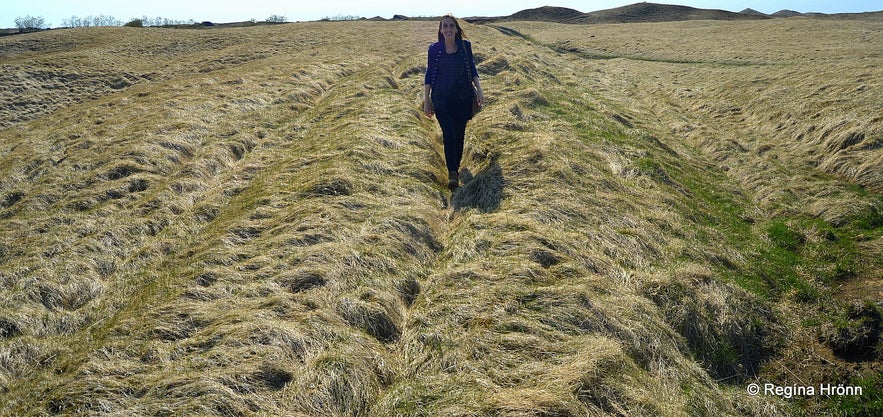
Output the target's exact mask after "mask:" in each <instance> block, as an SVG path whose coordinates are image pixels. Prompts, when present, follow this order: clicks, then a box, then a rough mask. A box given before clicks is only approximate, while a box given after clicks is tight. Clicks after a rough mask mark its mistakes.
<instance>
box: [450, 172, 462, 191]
mask: <svg viewBox="0 0 883 417" xmlns="http://www.w3.org/2000/svg"><path fill="white" fill-rule="evenodd" d="M459 186H460V175H459V174H458V173H457V171H451V172H448V189H449V190H451V192H454V190H456V189H457V187H459Z"/></svg>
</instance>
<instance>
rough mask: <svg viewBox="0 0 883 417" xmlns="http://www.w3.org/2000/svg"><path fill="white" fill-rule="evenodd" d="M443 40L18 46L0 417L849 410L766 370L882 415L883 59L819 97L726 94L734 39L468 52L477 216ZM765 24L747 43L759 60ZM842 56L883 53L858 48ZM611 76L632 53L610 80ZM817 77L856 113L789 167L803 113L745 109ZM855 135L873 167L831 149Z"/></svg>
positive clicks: (5, 173)
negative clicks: (832, 389)
mask: <svg viewBox="0 0 883 417" xmlns="http://www.w3.org/2000/svg"><path fill="white" fill-rule="evenodd" d="M739 24H741V23H739ZM435 25H436V24H435V22H328V23H302V24H290V25H280V26H272V27H254V28H230V29H223V30H203V31H187V30H172V29H153V28H144V29H138V28H92V29H77V30H64V31H50V32H44V33H36V34H29V35H22V36H16V37H13V38H5V39H0V51H3V52H2V54H3V56H2V58H3V64H2V65H3V66H4V72H3V74H4V75H3V77H5V78H4V79H3V82H4V84H5V85H9V86H11V88H8V89H4V91H3V92H2V93H0V94H2V97H0V103H2V111H3V112H2V113H0V115H2V119H0V123H2V124H3V126H4V130H3V133H2V140H0V174H2V176H0V178H2V179H0V294H2V297H0V299H2V300H3V303H2V305H0V404H2V405H0V414H2V415H218V416H238V415H291V416H308V415H309V416H317V415H328V416H332V415H334V416H343V415H346V416H467V415H468V416H476V415H478V416H495V415H505V416H543V415H545V416H550V415H554V416H582V415H629V416H636V415H638V416H640V415H646V416H658V415H679V416H680V415H756V416H769V415H788V414H791V413H793V412H795V411H799V410H822V411H830V410H838V409H843V408H844V407H846V406H844V405H842V404H840V403H837V402H825V400H824V399H807V400H805V401H793V400H791V401H789V400H786V399H783V398H779V397H775V396H757V397H752V396H749V395H748V394H746V393H745V385H746V384H747V383H748V382H753V381H757V380H762V381H763V380H765V381H771V382H773V383H776V384H781V385H793V384H795V383H796V382H795V380H794V379H792V378H793V376H792V375H787V374H783V373H782V372H781V369H780V367H779V366H773V365H771V364H777V365H781V364H785V365H786V366H789V367H792V368H793V369H794V371H795V374H797V375H799V376H798V377H799V378H805V380H807V381H811V382H813V383H816V382H830V383H835V384H836V383H857V382H855V381H865V382H862V383H864V384H865V385H867V386H868V387H869V388H868V392H869V395H868V396H866V397H863V398H862V399H861V401H859V404H858V406H857V407H864V409H866V410H870V409H873V408H872V407H879V406H880V403H879V400H878V401H877V402H876V403H874V402H873V401H874V398H878V399H879V388H874V386H875V384H879V381H880V379H879V377H877V379H873V378H874V376H873V375H874V373H873V371H874V370H875V369H877V370H878V369H879V363H880V362H879V357H878V356H875V355H878V353H879V352H880V351H881V350H880V348H879V341H878V338H876V337H875V338H873V339H869V340H867V341H866V342H867V343H865V344H856V343H852V344H849V343H847V342H844V343H846V346H847V347H858V349H859V350H860V351H859V352H846V353H843V352H840V353H838V352H835V351H834V350H835V349H836V348H837V347H838V346H841V345H840V344H838V343H839V342H838V341H839V339H837V338H836V337H834V335H836V334H838V333H837V330H838V329H846V330H847V331H852V330H851V329H853V327H854V326H853V322H854V321H855V320H854V319H853V318H851V316H849V317H845V316H843V315H844V314H845V313H843V311H845V310H844V309H846V307H847V306H848V305H850V303H851V302H852V301H863V300H868V301H869V303H865V304H863V305H864V306H866V307H863V308H865V309H864V310H862V311H861V312H862V314H865V315H866V316H868V317H871V316H872V315H873V312H875V311H876V312H878V314H879V311H878V310H877V309H876V307H874V304H873V302H875V301H879V300H880V297H879V296H878V295H875V293H874V292H873V291H874V290H869V289H873V288H876V287H873V286H872V285H873V278H874V277H879V273H880V271H881V261H880V260H881V258H883V257H881V256H880V255H881V253H883V251H881V234H883V233H881V232H883V225H881V220H880V217H881V215H880V212H881V207H883V202H881V197H880V190H879V189H878V188H876V187H877V186H878V185H879V182H878V181H879V177H878V175H879V172H880V171H879V170H876V171H875V169H874V167H879V165H873V164H877V162H876V161H878V159H875V158H879V155H880V150H879V147H875V145H874V144H875V143H877V142H878V141H879V138H880V136H879V130H877V129H878V128H879V125H880V120H879V118H878V116H875V115H874V111H879V108H877V107H875V104H874V103H879V101H878V100H877V98H878V96H874V95H879V91H881V90H880V89H879V88H877V87H879V86H878V85H877V84H879V80H880V79H881V77H879V76H877V75H879V71H880V70H879V69H877V68H880V67H881V66H880V65H877V64H879V63H880V62H879V61H880V56H879V54H875V52H873V48H871V50H870V52H869V51H868V50H867V49H862V48H861V47H859V46H856V47H855V48H856V49H855V50H848V51H843V53H844V54H845V55H846V58H848V59H855V60H857V61H859V62H861V63H862V65H861V66H859V67H858V68H856V69H854V70H851V71H857V72H858V74H855V76H851V77H849V78H844V79H843V80H853V81H854V79H855V77H860V78H861V79H862V81H861V84H860V85H861V86H864V87H865V88H861V89H859V88H857V87H856V88H853V89H847V87H846V85H847V84H846V83H847V81H843V84H839V83H837V81H836V80H838V79H839V78H834V77H830V78H829V77H828V75H830V74H833V73H835V72H836V70H837V69H838V68H837V67H830V68H829V67H825V66H824V65H820V66H819V68H823V69H824V71H822V72H821V73H820V74H821V75H819V77H818V78H816V79H814V81H806V80H805V79H804V78H801V77H802V76H804V75H805V74H804V73H803V72H798V71H796V70H795V68H797V66H795V65H793V63H794V62H801V60H802V59H804V58H803V57H802V56H801V53H800V52H796V53H794V56H791V57H789V60H790V61H789V62H790V63H789V62H786V63H776V62H775V61H776V60H777V59H779V57H774V58H771V57H769V56H765V57H756V56H752V57H750V58H748V59H747V60H748V61H750V62H751V63H752V65H759V66H760V68H763V69H769V70H771V72H767V73H766V74H767V75H766V77H769V81H766V80H767V79H761V80H759V81H757V82H756V83H755V84H752V83H751V82H748V84H749V87H746V86H744V85H741V84H739V82H740V81H741V80H743V79H742V78H734V79H733V80H731V81H730V82H729V83H722V84H719V83H720V80H721V79H722V78H721V77H722V76H731V75H733V74H737V75H739V77H742V76H745V77H747V75H745V74H742V73H741V72H740V71H741V70H742V69H747V68H746V67H745V66H740V65H732V62H733V61H734V60H736V61H738V59H741V58H737V57H731V56H729V55H725V56H717V55H715V53H714V52H712V51H715V50H716V48H715V44H713V43H709V44H706V45H705V48H706V49H705V51H704V52H702V51H701V50H700V52H693V54H696V55H689V56H686V57H684V56H681V55H678V53H687V52H685V51H680V52H672V53H671V55H664V56H661V57H660V56H658V55H653V59H645V58H646V57H647V56H646V55H642V53H646V54H661V53H668V52H661V51H666V50H667V49H666V48H664V47H659V45H657V44H652V43H650V41H649V40H648V39H645V38H644V37H641V36H639V37H637V38H635V39H638V40H636V42H637V43H636V44H634V45H631V44H628V43H625V42H624V41H623V40H621V39H612V40H610V42H609V43H606V44H605V45H604V46H603V47H602V46H600V45H598V44H595V43H591V44H586V43H584V42H596V41H600V40H601V39H605V37H607V36H611V37H612V36H616V35H615V34H616V33H617V31H616V29H615V28H613V27H611V28H610V31H609V32H596V31H595V29H591V30H592V32H591V33H592V34H593V35H602V36H601V39H597V38H590V37H588V36H586V34H587V33H588V32H585V31H587V30H590V29H588V27H572V26H569V28H576V29H573V30H576V31H575V32H571V31H566V30H562V29H561V28H560V27H559V26H556V25H548V24H536V23H518V24H516V23H511V24H508V23H507V24H506V25H507V26H499V27H492V26H472V25H470V26H468V27H467V30H468V31H469V35H470V38H471V39H473V40H474V42H475V51H476V53H477V54H478V55H477V59H478V60H479V66H478V68H479V71H480V73H481V74H482V77H483V78H484V82H483V85H484V87H485V90H486V91H487V95H488V105H487V108H486V109H485V110H484V111H483V112H482V113H481V114H479V115H478V116H477V117H476V119H475V120H474V121H473V122H472V123H471V124H470V128H469V133H468V138H467V141H468V143H467V149H466V155H465V156H464V173H463V174H464V175H463V176H464V178H465V179H466V183H465V185H464V186H463V187H462V188H461V189H460V190H458V191H457V192H456V193H455V194H454V195H453V196H450V195H449V194H448V192H447V191H446V190H445V189H444V186H443V184H442V180H443V179H444V178H445V174H446V173H445V172H444V164H443V161H442V155H443V152H442V149H441V143H440V137H439V136H440V133H439V129H438V127H437V125H436V123H435V121H434V120H429V119H426V118H425V117H423V116H422V115H421V113H420V112H419V111H417V109H416V105H417V102H418V99H419V97H420V95H421V94H422V81H423V78H422V72H423V70H424V66H425V59H426V58H425V52H426V46H427V44H428V42H429V40H431V39H433V38H434V30H435ZM659 28H669V30H672V31H678V30H682V29H681V27H679V26H654V27H653V29H654V30H655V29H659ZM740 28H741V27H726V28H724V29H721V30H726V32H727V33H728V34H730V35H729V36H732V33H734V29H736V32H735V33H740V34H742V35H743V36H749V34H754V33H756V32H755V31H754V30H753V29H754V28H753V27H752V28H747V29H745V30H744V32H742V31H739V30H741V29H740ZM769 29H770V30H768V31H766V32H765V33H768V34H772V35H768V36H771V37H775V36H786V35H784V34H788V33H792V32H793V30H792V29H793V28H792V27H790V26H772V27H770V28H769ZM568 30H570V29H568ZM685 30H687V31H699V32H703V31H712V32H714V31H716V30H718V29H717V28H716V27H714V26H707V24H702V25H699V26H692V27H688V28H687V29H685ZM842 30H843V31H844V32H845V33H847V34H848V35H849V36H857V37H863V36H864V37H869V39H870V40H869V42H872V43H873V42H874V38H873V32H870V33H869V32H868V28H867V27H865V26H862V24H860V23H858V24H856V25H855V26H849V27H846V28H843V29H842ZM657 32H658V31H654V33H657ZM694 33H695V32H694ZM366 34H369V35H374V34H382V36H366ZM512 34H521V35H522V36H509V35H512ZM666 36H668V37H667V38H660V39H667V40H668V41H674V40H678V39H681V36H680V34H670V35H666ZM697 38H698V37H697ZM660 42H664V40H660ZM836 44H838V43H837V42H836V40H835V42H832V45H836ZM353 45H357V46H358V48H357V49H358V50H361V51H371V52H372V53H358V54H356V53H353ZM865 45H867V42H866V43H865ZM599 47H602V48H608V49H613V51H607V52H609V53H610V54H611V55H613V54H620V56H619V57H618V58H611V57H605V59H597V58H595V57H593V55H592V51H593V48H599ZM632 47H633V48H635V50H634V51H633V50H631V49H628V50H627V51H624V50H623V49H622V48H632ZM827 47H831V46H827ZM789 48H790V46H789V47H788V48H786V49H788V50H790V49H789ZM638 51H640V52H638ZM734 53H735V52H734ZM740 53H741V52H740ZM792 53H793V51H792ZM697 55H701V57H702V59H701V60H700V59H698V58H697ZM634 57H643V58H642V59H634ZM761 58H763V59H765V61H764V62H762V63H757V62H755V60H759V59H761ZM826 62H827V61H826ZM831 62H835V60H833V59H832V61H831ZM832 65H833V64H832ZM844 65H845V64H844ZM730 71H735V72H730ZM696 74H707V78H699V79H696V78H692V77H696V76H697V75H696ZM826 74H828V75H826ZM850 74H851V73H850ZM687 80H689V81H690V84H689V85H688V86H681V84H680V83H681V82H685V81H687ZM823 80H824V81H827V82H830V83H831V84H832V85H830V86H828V87H826V88H824V89H823V88H822V87H823V86H822V85H819V86H818V87H817V88H819V91H821V92H822V93H821V94H823V95H824V94H832V95H836V94H840V93H849V94H852V95H850V96H849V98H850V100H849V103H852V104H846V101H837V100H834V99H833V98H828V97H827V96H823V97H818V101H815V100H811V101H810V100H808V101H807V102H808V103H813V104H812V105H814V106H821V109H818V110H816V109H811V110H810V109H807V110H806V111H819V112H820V116H819V118H817V119H818V122H817V123H818V124H819V126H816V127H813V128H812V130H810V131H809V132H807V133H805V134H804V136H803V138H807V140H808V141H809V142H810V145H808V146H809V148H806V149H805V151H804V152H803V153H799V154H797V156H798V157H799V158H796V159H794V161H790V160H787V159H788V158H786V157H787V156H789V155H791V154H795V152H794V149H797V148H796V147H797V146H798V145H795V144H794V143H793V142H795V140H794V139H791V140H790V141H789V137H790V136H789V135H792V134H795V133H794V132H803V131H804V130H805V129H808V127H807V126H806V125H803V124H800V123H799V120H801V118H800V117H798V116H797V115H793V116H792V112H798V111H804V107H801V106H800V105H799V104H798V103H795V107H794V108H791V107H785V108H781V109H780V110H778V111H779V112H780V113H778V114H777V115H775V117H771V116H767V115H765V111H766V110H765V109H768V108H770V107H776V106H778V104H779V103H780V102H779V101H773V100H774V98H775V97H781V95H777V94H776V93H773V92H770V93H769V95H761V96H759V97H757V98H756V99H753V100H754V101H752V103H755V104H756V105H757V106H758V107H756V108H757V109H758V111H757V113H752V112H750V111H748V110H746V111H744V113H745V114H740V113H739V112H734V111H732V106H734V105H739V103H738V102H737V100H738V99H741V98H743V96H741V95H736V96H733V95H731V94H738V92H743V93H746V94H747V92H748V91H751V88H766V89H770V90H773V89H776V90H777V91H778V87H777V83H780V82H787V83H789V84H787V85H788V86H791V85H792V84H793V85H796V86H797V87H800V88H804V89H805V88H811V87H809V86H807V85H806V84H804V83H820V82H822V81H823ZM751 86H755V87H751ZM813 86H814V87H815V84H813ZM716 87H717V88H718V89H716ZM730 87H733V88H730ZM800 88H798V89H797V90H796V92H795V93H792V94H795V95H794V96H785V97H802V94H804V93H803V90H801V89H800ZM783 89H785V88H783ZM686 90H689V91H686ZM792 91H793V90H792ZM828 92H830V93H828ZM700 93H702V94H700ZM671 94H680V96H671ZM767 103H769V104H767ZM847 105H849V106H851V107H848V108H846V107H844V106H847ZM767 106H768V107H767ZM744 108H746V109H748V108H749V107H747V106H745V107H744ZM685 109H686V110H685ZM847 112H852V113H849V114H853V113H854V114H855V115H854V116H849V117H850V119H848V120H846V121H845V122H843V123H836V121H835V120H833V119H836V118H837V117H846V116H844V115H845V114H846V113H847ZM838 115H841V116H838ZM853 117H854V119H853ZM875 117H877V118H875ZM734 118H735V119H738V118H744V119H745V121H744V122H740V121H738V120H734ZM779 119H784V120H786V121H789V122H790V121H794V123H793V124H790V125H789V124H785V125H784V126H782V127H778V124H779V123H780V122H779ZM755 129H756V130H755ZM820 130H824V131H828V130H830V132H829V133H828V134H826V135H824V137H821V135H819V136H814V133H813V132H819V131H820ZM746 131H749V132H755V134H754V135H752V136H748V137H747V138H745V139H743V135H744V134H745V132H746ZM851 131H860V132H861V133H862V134H863V135H862V136H861V140H856V139H855V138H856V137H857V136H855V135H852V136H850V135H846V132H851ZM775 132H780V133H775ZM711 137H714V138H718V139H719V140H714V141H712V140H706V139H708V138H711ZM841 137H852V138H853V139H850V140H846V141H845V142H842V144H844V146H842V147H829V146H828V144H829V143H833V142H830V141H833V140H837V139H836V138H841ZM826 141H828V142H826ZM875 141H876V142H875ZM733 142H736V143H737V144H741V145H742V147H743V148H745V149H746V150H745V151H737V150H738V149H740V148H739V147H738V146H736V144H733ZM837 143H841V142H837ZM765 146H767V147H768V148H767V147H765ZM761 149H765V150H761ZM799 149H804V148H799ZM841 151H842V152H841ZM815 160H819V161H821V163H819V164H817V165H814V166H813V165H809V164H806V162H805V161H815ZM835 162H836V163H835ZM828 163H830V164H831V165H830V166H831V168H827V167H828V166H829V165H828ZM866 163H870V164H872V165H871V166H870V167H867V166H865V165H864V164H866ZM764 164H765V165H764ZM792 164H793V165H792ZM800 166H802V168H801V169H799V170H798V171H795V167H800ZM761 167H768V169H761ZM838 167H840V168H838ZM752 173H754V174H758V175H759V177H755V176H752V175H751V174H752ZM856 184H861V185H856ZM804 190H807V191H804ZM843 207H846V208H843ZM844 286H861V287H860V288H862V289H863V290H862V292H863V296H859V297H854V296H849V297H847V295H845V294H844V293H842V292H841V291H839V290H838V288H841V287H844ZM869 294H870V296H868V295H869ZM809 314H812V315H814V316H816V317H818V319H817V321H815V322H812V323H809V322H805V321H804V320H803V317H805V316H806V315H809ZM841 316H843V317H841ZM861 317H865V316H861ZM841 318H842V321H843V323H845V324H838V323H840V321H838V320H840V319H841ZM862 323H864V322H862ZM831 326H835V327H831ZM838 326H839V327H838ZM850 326H853V327H850ZM865 329H870V328H869V327H868V326H865V327H860V326H859V327H858V330H865ZM870 330H874V331H877V332H879V323H878V326H877V328H876V329H870ZM870 330H869V331H870ZM819 336H821V340H822V341H821V342H820V341H819ZM793 340H796V341H798V342H799V343H800V344H799V345H797V344H793V343H791V341H793ZM807 347H808V348H810V349H813V352H814V353H813V354H806V352H804V356H802V357H800V356H798V355H797V354H796V353H795V352H796V350H797V349H799V348H807ZM875 349H876V350H875ZM822 359H823V360H824V361H825V362H824V363H822V362H821V361H822ZM847 360H849V361H851V362H850V363H847V362H846V361H847ZM808 361H809V362H812V363H813V364H814V365H813V366H811V367H809V366H804V367H802V368H801V367H798V366H797V365H801V364H802V365H806V363H807V362H808ZM817 362H818V363H817ZM819 363H820V364H819ZM869 375H870V376H869ZM856 378H859V379H856ZM862 378H863V379H862ZM875 389H876V390H877V391H875ZM875 396H876V397H875ZM862 401H863V402H862Z"/></svg>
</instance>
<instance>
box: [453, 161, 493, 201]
mask: <svg viewBox="0 0 883 417" xmlns="http://www.w3.org/2000/svg"><path fill="white" fill-rule="evenodd" d="M461 178H462V179H463V186H462V187H460V188H459V189H457V191H455V192H454V195H453V196H452V197H451V206H453V207H454V210H455V211H464V210H468V209H471V208H474V209H478V210H480V211H482V212H484V213H490V212H493V211H497V209H499V208H500V201H501V200H502V199H503V186H504V185H505V181H504V180H503V170H502V169H501V168H500V164H499V163H498V162H497V161H496V160H494V161H492V162H491V164H490V165H488V166H487V168H485V169H483V170H481V171H480V172H478V173H477V174H475V175H474V176H473V175H472V173H471V172H469V170H468V169H464V170H463V172H462V174H461Z"/></svg>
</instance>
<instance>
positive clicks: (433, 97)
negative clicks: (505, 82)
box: [423, 15, 484, 191]
mask: <svg viewBox="0 0 883 417" xmlns="http://www.w3.org/2000/svg"><path fill="white" fill-rule="evenodd" d="M465 38H466V36H465V34H464V33H463V29H462V28H461V27H460V24H459V23H458V22H457V19H455V18H454V16H451V15H446V16H444V17H443V18H442V20H441V21H440V22H439V23H438V42H435V43H433V44H432V45H429V53H428V54H427V64H426V76H425V77H424V82H423V112H424V113H425V114H426V117H432V115H433V114H435V116H436V118H437V119H438V124H439V126H441V129H442V135H443V136H444V142H445V163H446V165H447V166H448V188H449V189H450V190H451V191H454V190H455V189H457V187H458V186H459V185H460V174H459V171H460V159H461V158H463V141H464V139H465V137H466V122H468V121H469V119H471V118H472V98H473V97H475V98H476V100H477V101H478V105H479V106H483V105H484V93H482V91H481V83H480V82H479V80H478V72H477V71H476V69H475V59H474V57H473V56H472V44H471V43H470V42H469V41H467V40H465ZM473 86H474V87H473Z"/></svg>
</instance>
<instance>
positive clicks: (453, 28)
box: [439, 17, 457, 39]
mask: <svg viewBox="0 0 883 417" xmlns="http://www.w3.org/2000/svg"><path fill="white" fill-rule="evenodd" d="M439 30H440V31H441V34H442V36H444V37H445V39H456V37H457V23H456V22H454V19H451V18H450V17H447V18H445V19H444V20H442V21H441V24H440V25H439Z"/></svg>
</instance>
